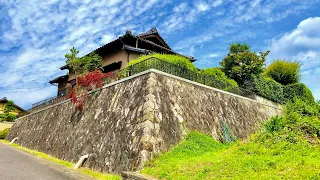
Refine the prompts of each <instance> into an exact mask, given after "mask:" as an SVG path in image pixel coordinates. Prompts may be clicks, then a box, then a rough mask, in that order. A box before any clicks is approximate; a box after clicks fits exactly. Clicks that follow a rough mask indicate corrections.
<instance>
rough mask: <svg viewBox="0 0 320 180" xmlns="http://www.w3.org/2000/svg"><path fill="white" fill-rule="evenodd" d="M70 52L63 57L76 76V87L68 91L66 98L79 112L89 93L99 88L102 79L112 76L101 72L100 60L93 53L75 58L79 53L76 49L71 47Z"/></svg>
mask: <svg viewBox="0 0 320 180" xmlns="http://www.w3.org/2000/svg"><path fill="white" fill-rule="evenodd" d="M70 52H71V53H70V54H66V55H65V57H66V58H67V60H66V63H67V66H68V67H69V68H70V69H71V70H73V71H74V74H75V75H76V86H75V87H74V88H72V89H71V90H70V93H69V95H68V97H69V98H70V99H71V102H73V103H74V104H75V105H76V107H77V108H78V109H79V110H80V111H81V110H82V109H83V104H84V101H85V99H86V97H87V96H88V94H89V91H92V90H94V89H98V88H101V87H102V85H103V78H106V77H109V76H113V74H112V73H111V74H110V73H109V74H103V73H102V72H101V70H100V69H101V66H102V58H101V57H100V56H99V55H98V54H96V53H95V52H92V53H90V54H88V55H86V56H84V57H81V58H79V57H77V55H78V53H79V51H78V50H77V49H76V48H74V47H72V48H71V49H70Z"/></svg>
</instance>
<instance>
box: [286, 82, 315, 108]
mask: <svg viewBox="0 0 320 180" xmlns="http://www.w3.org/2000/svg"><path fill="white" fill-rule="evenodd" d="M283 91H284V98H285V100H286V101H290V102H293V101H294V98H295V97H298V98H299V99H301V100H303V101H305V102H308V103H312V104H313V103H315V99H314V97H313V95H312V92H311V91H310V89H309V88H308V87H307V86H306V85H305V84H303V83H296V84H290V85H287V86H284V88H283Z"/></svg>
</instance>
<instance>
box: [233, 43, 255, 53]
mask: <svg viewBox="0 0 320 180" xmlns="http://www.w3.org/2000/svg"><path fill="white" fill-rule="evenodd" d="M250 51H251V50H250V46H249V45H248V44H241V43H232V44H231V45H230V48H229V53H231V54H238V53H243V52H250Z"/></svg>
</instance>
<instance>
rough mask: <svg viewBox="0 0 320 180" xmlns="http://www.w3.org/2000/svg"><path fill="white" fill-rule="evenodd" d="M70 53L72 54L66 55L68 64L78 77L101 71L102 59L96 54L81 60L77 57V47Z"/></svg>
mask: <svg viewBox="0 0 320 180" xmlns="http://www.w3.org/2000/svg"><path fill="white" fill-rule="evenodd" d="M70 52H71V53H70V54H66V55H65V57H66V58H67V60H66V63H67V65H68V66H69V67H70V68H71V69H72V70H73V71H74V73H75V75H76V76H78V75H82V74H86V73H88V72H91V71H94V70H96V69H100V68H101V66H102V58H101V57H100V56H99V55H98V54H96V53H95V52H92V53H90V54H88V55H86V56H84V57H81V58H79V57H77V55H78V54H79V51H78V50H77V49H76V48H75V47H72V48H71V49H70Z"/></svg>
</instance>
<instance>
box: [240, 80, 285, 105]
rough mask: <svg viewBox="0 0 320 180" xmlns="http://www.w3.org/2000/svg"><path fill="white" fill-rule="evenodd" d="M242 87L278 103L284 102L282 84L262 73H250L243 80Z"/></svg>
mask: <svg viewBox="0 0 320 180" xmlns="http://www.w3.org/2000/svg"><path fill="white" fill-rule="evenodd" d="M243 88H245V89H247V90H249V91H252V92H254V93H256V94H257V95H260V96H262V97H264V98H266V99H269V100H271V101H274V102H278V103H283V102H284V99H283V98H284V97H283V86H282V85H281V84H279V83H277V82H276V81H275V80H273V79H272V78H269V77H265V76H263V75H258V76H254V75H252V76H251V77H250V78H248V79H247V80H246V81H245V82H244V84H243Z"/></svg>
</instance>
